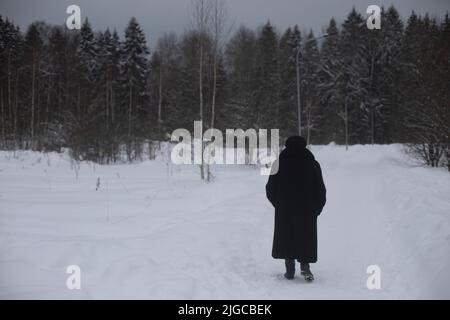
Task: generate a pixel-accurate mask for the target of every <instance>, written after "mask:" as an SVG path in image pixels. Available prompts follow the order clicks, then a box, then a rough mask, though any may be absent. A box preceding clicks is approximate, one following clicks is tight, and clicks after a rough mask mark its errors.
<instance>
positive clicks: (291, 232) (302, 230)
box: [266, 136, 326, 281]
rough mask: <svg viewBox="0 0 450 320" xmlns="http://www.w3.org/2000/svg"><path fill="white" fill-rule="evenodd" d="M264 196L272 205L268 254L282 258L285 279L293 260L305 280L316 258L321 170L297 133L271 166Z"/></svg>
mask: <svg viewBox="0 0 450 320" xmlns="http://www.w3.org/2000/svg"><path fill="white" fill-rule="evenodd" d="M272 168H273V169H272V174H271V176H270V178H269V181H268V182H267V185H266V195H267V199H268V200H269V201H270V202H271V203H272V205H273V206H274V207H275V232H274V237H273V248H272V257H273V258H275V259H285V264H286V273H285V277H286V278H287V279H293V278H294V274H295V260H297V261H298V262H300V264H301V272H302V275H303V276H304V277H305V279H306V280H308V281H312V280H313V279H314V277H313V275H312V273H311V270H310V267H309V264H310V263H315V262H317V217H318V216H319V215H320V213H321V212H322V209H323V207H324V206H325V202H326V189H325V184H324V182H323V178H322V171H321V169H320V165H319V163H318V162H317V161H316V160H315V158H314V155H313V154H312V153H311V152H310V151H309V150H308V149H307V148H306V140H305V139H304V138H303V137H300V136H293V137H290V138H289V139H287V141H286V148H285V149H284V150H283V151H282V152H281V154H280V156H279V159H278V160H277V161H276V162H275V163H274V165H273V167H272Z"/></svg>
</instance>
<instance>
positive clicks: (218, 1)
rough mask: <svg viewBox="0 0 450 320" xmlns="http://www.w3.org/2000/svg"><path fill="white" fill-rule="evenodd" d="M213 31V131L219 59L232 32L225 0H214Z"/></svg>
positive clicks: (208, 173) (208, 175)
mask: <svg viewBox="0 0 450 320" xmlns="http://www.w3.org/2000/svg"><path fill="white" fill-rule="evenodd" d="M212 1H213V3H212V14H211V30H212V32H213V89H212V102H211V129H213V128H214V126H215V117H216V98H217V76H218V65H219V57H220V54H221V52H222V49H223V47H224V45H225V40H226V36H227V33H228V32H229V31H230V30H231V28H228V24H227V10H226V7H225V1H224V0H212ZM206 171H207V181H208V182H209V181H211V170H210V166H209V165H207V170H206Z"/></svg>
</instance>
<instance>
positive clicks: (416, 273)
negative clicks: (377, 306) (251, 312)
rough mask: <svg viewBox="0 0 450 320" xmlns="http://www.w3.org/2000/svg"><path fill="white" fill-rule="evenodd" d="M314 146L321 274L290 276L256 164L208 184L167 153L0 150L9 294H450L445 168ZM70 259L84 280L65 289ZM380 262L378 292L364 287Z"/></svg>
mask: <svg viewBox="0 0 450 320" xmlns="http://www.w3.org/2000/svg"><path fill="white" fill-rule="evenodd" d="M312 151H313V152H314V153H315V155H316V158H317V159H318V160H319V162H320V163H321V165H322V169H323V174H324V179H325V183H326V186H327V191H328V202H327V205H326V207H325V210H324V212H323V213H322V215H321V216H320V218H319V261H318V263H317V264H315V265H313V266H312V270H313V272H314V273H315V275H316V281H315V282H314V283H306V282H305V281H304V280H303V279H301V278H300V277H299V276H298V275H297V276H296V278H295V279H294V280H293V281H288V280H285V279H284V278H283V273H284V262H283V261H282V260H274V259H272V257H271V246H272V235H273V234H272V232H273V214H274V212H273V211H274V210H273V208H272V207H271V205H270V204H269V202H268V201H267V200H266V198H265V183H266V181H267V177H264V176H261V175H260V174H259V169H258V168H251V167H243V166H221V167H216V168H214V169H213V171H214V174H215V176H216V178H215V181H214V182H213V183H209V184H208V183H205V182H202V181H200V178H199V174H198V168H197V167H194V166H180V167H178V166H174V165H172V164H170V163H168V162H167V160H165V157H163V156H161V157H159V158H158V159H157V160H155V161H145V162H143V163H139V164H132V165H111V166H100V165H94V164H91V163H82V164H81V165H80V166H79V167H76V166H73V163H72V162H71V161H70V160H69V157H68V156H67V155H65V154H61V155H60V154H55V153H50V154H43V153H33V152H29V151H21V152H15V153H13V152H0V298H2V299H19V298H25V299H35V298H38V299H52V298H62V299H119V298H125V299H313V298H314V299H315V298H318V299H332V298H335V299H347V298H354V299H399V298H405V299H415V298H424V299H431V298H447V299H448V298H450V175H449V174H448V173H447V172H446V171H445V169H431V168H424V167H420V166H417V165H415V164H414V163H412V162H411V161H410V160H408V158H407V157H406V156H405V155H404V153H403V152H402V146H400V145H391V146H353V147H350V150H349V151H348V152H346V151H345V148H343V147H340V146H332V145H330V146H317V147H313V148H312ZM77 175H78V177H77ZM98 179H100V180H99V181H100V185H99V188H98V190H96V187H97V181H98ZM69 265H78V266H79V267H80V268H81V289H80V290H69V289H67V287H66V280H67V278H68V277H69V275H68V274H66V268H67V267H68V266H69ZM370 265H378V266H379V267H380V268H381V289H380V290H369V289H368V288H367V286H366V280H367V278H368V277H369V275H368V274H367V273H366V271H367V267H368V266H370Z"/></svg>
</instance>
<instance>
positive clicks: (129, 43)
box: [120, 17, 149, 159]
mask: <svg viewBox="0 0 450 320" xmlns="http://www.w3.org/2000/svg"><path fill="white" fill-rule="evenodd" d="M148 56H149V50H148V48H147V44H146V39H145V35H144V32H143V31H142V29H141V27H140V26H139V24H138V22H137V21H136V18H134V17H133V18H132V19H131V20H130V22H129V24H128V26H127V28H126V30H125V41H124V44H123V49H122V54H121V62H120V69H121V80H122V94H123V100H122V101H123V103H124V106H126V107H125V109H126V110H127V114H126V118H127V121H128V123H127V139H128V147H130V142H131V141H132V139H133V135H135V136H141V137H143V136H144V134H145V129H144V128H143V125H144V124H145V123H146V122H147V114H148V110H146V109H145V103H146V96H147V94H146V89H147V77H148V73H149V70H148V67H149V63H148ZM134 124H136V125H134ZM128 158H129V159H131V152H130V149H128Z"/></svg>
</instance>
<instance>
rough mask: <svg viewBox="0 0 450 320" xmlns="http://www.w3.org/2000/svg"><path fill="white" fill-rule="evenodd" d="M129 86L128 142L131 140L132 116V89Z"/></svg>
mask: <svg viewBox="0 0 450 320" xmlns="http://www.w3.org/2000/svg"><path fill="white" fill-rule="evenodd" d="M129 85H130V91H129V95H130V99H129V104H128V140H130V138H131V114H132V110H131V109H132V107H133V87H132V86H131V83H130V84H129Z"/></svg>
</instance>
